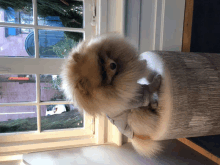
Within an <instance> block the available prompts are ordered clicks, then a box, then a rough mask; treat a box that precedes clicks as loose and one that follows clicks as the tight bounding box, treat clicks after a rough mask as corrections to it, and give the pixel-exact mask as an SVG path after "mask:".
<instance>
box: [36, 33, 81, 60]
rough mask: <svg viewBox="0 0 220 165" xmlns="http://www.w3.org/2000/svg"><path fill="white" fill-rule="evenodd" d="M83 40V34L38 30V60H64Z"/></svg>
mask: <svg viewBox="0 0 220 165" xmlns="http://www.w3.org/2000/svg"><path fill="white" fill-rule="evenodd" d="M80 40H83V33H77V32H67V31H65V32H63V31H53V30H39V54H40V58H64V57H65V56H67V55H68V53H69V51H70V50H71V49H72V48H73V47H74V46H76V45H77V44H78V43H79V41H80Z"/></svg>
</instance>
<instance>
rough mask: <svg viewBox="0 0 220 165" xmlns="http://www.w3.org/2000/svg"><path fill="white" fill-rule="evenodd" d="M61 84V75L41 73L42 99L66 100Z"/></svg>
mask: <svg viewBox="0 0 220 165" xmlns="http://www.w3.org/2000/svg"><path fill="white" fill-rule="evenodd" d="M60 85H61V78H60V76H59V75H40V88H41V101H64V100H66V99H65V97H64V94H63V92H62V91H61V88H60Z"/></svg>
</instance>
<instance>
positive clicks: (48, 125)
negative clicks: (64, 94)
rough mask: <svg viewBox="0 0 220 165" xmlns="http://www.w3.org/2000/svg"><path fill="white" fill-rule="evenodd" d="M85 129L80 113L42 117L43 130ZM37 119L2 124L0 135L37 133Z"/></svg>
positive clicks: (0, 124) (0, 123)
mask: <svg viewBox="0 0 220 165" xmlns="http://www.w3.org/2000/svg"><path fill="white" fill-rule="evenodd" d="M78 127H83V118H82V116H81V115H80V114H79V112H78V111H74V110H73V111H69V112H64V113H62V114H57V115H52V116H42V117H41V130H50V129H64V128H78ZM36 130H37V118H36V117H34V118H26V119H17V120H9V121H3V122H0V133H9V132H21V131H36Z"/></svg>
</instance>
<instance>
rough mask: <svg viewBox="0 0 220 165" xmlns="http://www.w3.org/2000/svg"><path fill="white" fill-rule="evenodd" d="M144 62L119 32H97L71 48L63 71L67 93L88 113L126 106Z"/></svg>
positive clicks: (142, 69)
mask: <svg viewBox="0 0 220 165" xmlns="http://www.w3.org/2000/svg"><path fill="white" fill-rule="evenodd" d="M145 69H146V63H144V62H143V61H140V59H139V55H138V53H137V52H136V50H135V49H134V48H133V46H132V45H131V44H130V43H129V42H127V41H126V40H125V39H124V38H123V37H121V36H119V35H116V34H114V35H105V36H98V37H96V38H93V39H91V40H87V41H83V42H81V43H79V44H78V46H77V47H76V48H74V49H73V50H72V52H71V54H70V56H69V57H68V59H67V61H66V63H65V65H64V67H63V72H62V78H63V84H62V87H63V89H64V92H65V94H66V96H67V97H68V98H69V99H71V100H75V101H76V103H77V104H78V106H79V107H81V108H83V109H84V110H85V111H87V112H88V113H90V114H93V115H94V114H97V113H101V112H106V111H110V110H113V109H114V110H116V109H118V108H119V109H120V108H124V107H126V104H127V102H129V100H130V99H131V98H132V97H134V93H135V92H136V91H137V88H138V87H137V80H138V79H140V78H141V77H143V74H144V70H145Z"/></svg>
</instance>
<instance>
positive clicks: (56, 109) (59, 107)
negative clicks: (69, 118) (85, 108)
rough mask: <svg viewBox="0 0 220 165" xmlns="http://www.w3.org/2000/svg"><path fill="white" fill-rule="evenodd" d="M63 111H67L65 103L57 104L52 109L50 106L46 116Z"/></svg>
mask: <svg viewBox="0 0 220 165" xmlns="http://www.w3.org/2000/svg"><path fill="white" fill-rule="evenodd" d="M63 112H66V107H65V105H63V104H61V105H56V106H54V107H53V108H52V109H49V108H48V109H47V111H46V116H50V115H55V114H61V113H63Z"/></svg>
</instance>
